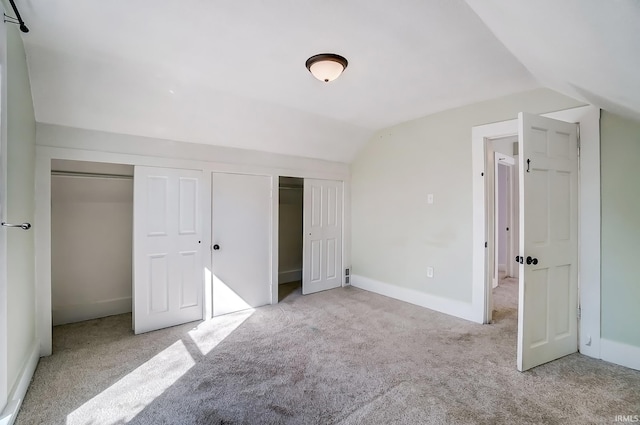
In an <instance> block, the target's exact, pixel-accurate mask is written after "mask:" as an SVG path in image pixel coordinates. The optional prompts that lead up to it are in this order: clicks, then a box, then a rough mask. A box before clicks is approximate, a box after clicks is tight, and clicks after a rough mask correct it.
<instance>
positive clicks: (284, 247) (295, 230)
mask: <svg viewBox="0 0 640 425" xmlns="http://www.w3.org/2000/svg"><path fill="white" fill-rule="evenodd" d="M279 192H280V205H279V209H280V212H279V215H280V216H279V218H278V221H279V224H278V226H279V236H278V238H279V245H278V250H279V253H278V282H279V283H287V282H294V281H297V280H302V242H303V235H302V204H303V188H302V186H300V187H293V186H291V185H287V186H286V187H285V188H280V191H279Z"/></svg>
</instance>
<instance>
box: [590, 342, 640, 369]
mask: <svg viewBox="0 0 640 425" xmlns="http://www.w3.org/2000/svg"><path fill="white" fill-rule="evenodd" d="M600 355H601V356H602V360H604V361H607V362H611V363H615V364H619V365H621V366H625V367H630V368H631V369H636V370H640V347H636V346H634V345H629V344H624V343H622V342H617V341H612V340H610V339H605V338H602V339H601V340H600Z"/></svg>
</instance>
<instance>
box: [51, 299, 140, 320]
mask: <svg viewBox="0 0 640 425" xmlns="http://www.w3.org/2000/svg"><path fill="white" fill-rule="evenodd" d="M129 312H131V297H125V298H116V299H113V300H105V301H97V302H93V303H89V304H77V305H68V306H62V307H56V308H54V309H53V310H52V311H51V315H52V318H53V325H54V326H56V325H64V324H65V323H75V322H82V321H83V320H91V319H97V318H99V317H106V316H113V315H115V314H123V313H129Z"/></svg>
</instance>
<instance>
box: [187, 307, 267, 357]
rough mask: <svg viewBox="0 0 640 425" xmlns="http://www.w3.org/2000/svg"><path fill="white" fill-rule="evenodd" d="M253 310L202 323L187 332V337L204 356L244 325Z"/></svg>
mask: <svg viewBox="0 0 640 425" xmlns="http://www.w3.org/2000/svg"><path fill="white" fill-rule="evenodd" d="M254 311H255V309H248V310H243V311H239V312H237V313H231V314H225V315H224V316H218V317H214V318H213V319H211V320H207V321H206V322H202V323H200V324H199V325H198V327H196V328H195V329H193V330H191V331H189V336H190V337H191V339H192V340H193V342H194V343H195V344H196V346H197V347H198V349H199V350H200V352H201V353H202V355H203V356H206V355H207V354H209V353H210V352H211V350H213V349H214V348H215V347H216V346H217V345H218V344H220V343H221V342H222V341H223V340H224V339H225V338H226V337H228V336H229V335H231V333H233V331H235V330H236V329H238V327H239V326H240V325H242V324H243V323H244V321H245V320H247V319H248V318H249V317H251V315H253V312H254Z"/></svg>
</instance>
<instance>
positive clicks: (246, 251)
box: [211, 173, 272, 316]
mask: <svg viewBox="0 0 640 425" xmlns="http://www.w3.org/2000/svg"><path fill="white" fill-rule="evenodd" d="M271 188H272V182H271V177H270V176H264V175H249V174H231V173H212V195H211V197H212V217H211V220H212V222H211V229H212V238H211V240H212V248H213V249H212V251H211V252H212V260H211V263H212V282H213V315H214V316H217V315H221V314H226V313H232V312H235V311H239V310H244V309H248V308H254V307H259V306H263V305H266V304H270V303H271V283H272V282H271V279H272V273H271V267H272V266H271V245H272V244H271V234H272V201H271V197H272V194H271Z"/></svg>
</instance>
